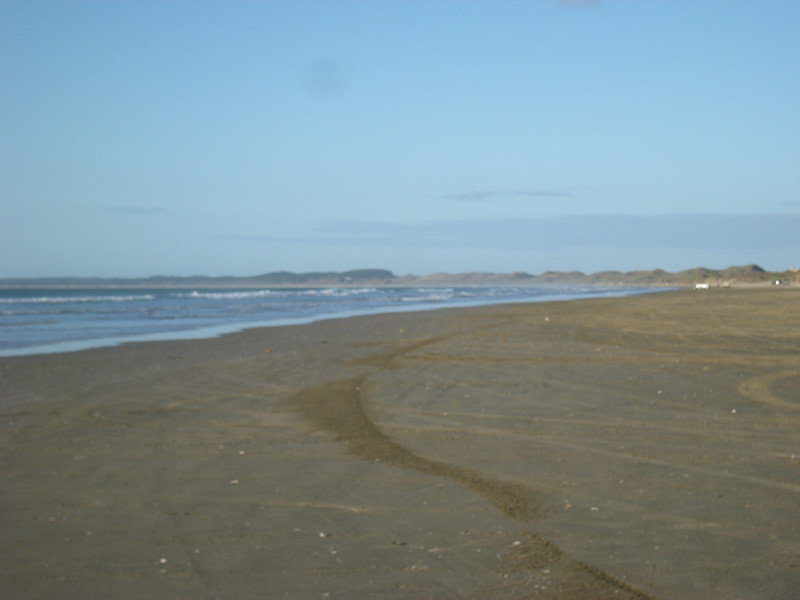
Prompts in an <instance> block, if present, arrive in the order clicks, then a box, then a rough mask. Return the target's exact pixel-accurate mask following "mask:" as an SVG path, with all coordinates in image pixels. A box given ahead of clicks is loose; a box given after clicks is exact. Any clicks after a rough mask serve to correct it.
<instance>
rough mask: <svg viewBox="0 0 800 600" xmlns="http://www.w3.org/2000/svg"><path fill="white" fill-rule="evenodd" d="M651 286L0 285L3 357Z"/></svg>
mask: <svg viewBox="0 0 800 600" xmlns="http://www.w3.org/2000/svg"><path fill="white" fill-rule="evenodd" d="M653 291H656V289H654V288H641V287H636V288H631V287H589V286H569V287H565V286H559V287H514V286H493V287H407V288H394V287H392V288H382V287H381V288H374V287H363V288H349V287H344V288H339V287H317V288H304V289H296V288H293V289H285V288H272V289H124V290H123V289H22V288H18V289H0V356H15V355H24V354H44V353H54V352H70V351H75V350H84V349H87V348H93V347H99V346H113V345H117V344H120V343H124V342H136V341H151V340H167V339H188V338H204V337H214V336H218V335H221V334H224V333H230V332H232V331H237V330H240V329H245V328H248V327H260V326H271V325H289V324H300V323H308V322H311V321H315V320H319V319H325V318H334V317H346V316H354V315H362V314H371V313H381V312H398V311H408V310H428V309H434V308H445V307H457V306H476V305H482V304H496V303H507V302H536V301H545V300H568V299H577V298H588V297H593V296H626V295H631V294H637V293H646V292H653Z"/></svg>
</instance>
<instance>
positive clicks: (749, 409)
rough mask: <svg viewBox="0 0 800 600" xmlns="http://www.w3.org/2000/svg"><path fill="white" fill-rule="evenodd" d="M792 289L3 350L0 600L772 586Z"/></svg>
mask: <svg viewBox="0 0 800 600" xmlns="http://www.w3.org/2000/svg"><path fill="white" fill-rule="evenodd" d="M799 309H800V290H798V289H795V288H787V289H711V290H707V291H695V290H691V291H689V290H684V291H675V292H665V293H659V294H651V295H644V296H637V297H630V298H603V299H591V300H579V301H569V302H548V303H539V304H513V305H501V306H489V307H479V308H464V309H448V310H440V311H428V312H417V313H401V314H387V315H373V316H363V317H354V318H348V319H335V320H328V321H321V322H317V323H313V324H309V325H302V326H288V327H275V328H263V329H251V330H247V331H243V332H239V333H235V334H231V335H227V336H224V337H221V338H216V339H207V340H191V341H171V342H154V343H140V344H129V345H124V346H120V347H115V348H103V349H94V350H86V351H82V352H74V353H67V354H54V355H41V356H29V357H12V358H0V390H1V391H0V413H1V415H0V540H1V542H0V597H2V598H7V599H16V598H30V599H34V598H35V599H47V598H186V599H200V598H222V599H248V598H253V599H255V598H343V599H345V598H346V599H352V598H364V599H366V598H391V599H395V598H397V599H401V598H403V599H404V598H408V599H419V598H440V599H446V598H475V599H484V598H559V599H561V598H563V599H601V598H629V599H634V598H636V599H650V598H652V599H655V598H658V599H663V600H667V599H681V600H683V599H688V600H692V599H707V598H726V599H729V600H736V599H748V600H753V599H778V598H786V599H789V598H796V597H797V590H798V589H800V508H799V506H798V499H800V310H799Z"/></svg>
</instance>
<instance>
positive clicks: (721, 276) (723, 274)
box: [0, 265, 800, 288]
mask: <svg viewBox="0 0 800 600" xmlns="http://www.w3.org/2000/svg"><path fill="white" fill-rule="evenodd" d="M775 281H781V282H788V283H789V284H791V285H800V274H798V271H797V269H796V268H793V269H789V270H786V271H780V272H769V271H765V270H764V269H762V268H761V267H759V266H758V265H744V266H740V267H728V268H727V269H721V270H719V269H708V268H705V267H697V268H694V269H687V270H685V271H679V272H677V273H669V272H667V271H664V270H662V269H653V270H652V271H627V272H621V271H600V272H598V273H591V274H586V273H582V272H580V271H568V272H563V271H545V272H544V273H541V274H540V275H531V274H530V273H525V272H522V271H517V272H513V273H485V272H470V273H433V274H431V275H404V276H398V275H395V274H394V273H392V272H391V271H388V270H386V269H357V270H353V271H344V272H341V273H340V272H333V271H316V272H310V273H292V272H290V271H276V272H272V273H264V274H262V275H254V276H250V277H232V276H225V277H210V276H205V275H194V276H188V277H182V276H165V275H155V276H153V277H145V278H139V279H122V278H101V277H44V278H35V279H0V287H3V288H15V287H35V288H193V287H199V288H217V287H218V288H232V287H281V286H285V287H317V286H342V287H344V286H365V285H367V286H408V285H418V286H425V285H448V286H470V285H473V286H480V285H566V284H579V285H648V286H691V285H693V284H694V283H708V284H709V285H720V286H723V285H767V284H771V283H774V282H775Z"/></svg>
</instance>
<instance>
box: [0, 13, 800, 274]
mask: <svg viewBox="0 0 800 600" xmlns="http://www.w3.org/2000/svg"><path fill="white" fill-rule="evenodd" d="M798 56H800V3H798V2H795V1H793V0H787V1H777V0H775V1H771V0H766V1H756V0H753V1H745V0H721V1H717V2H714V1H706V0H692V1H688V0H686V1H683V0H675V1H673V0H669V1H667V0H663V1H656V0H652V1H645V0H641V1H639V0H627V1H618V2H615V1H611V0H597V1H589V0H584V1H581V0H573V1H558V0H552V1H550V0H530V1H528V2H522V1H501V0H492V1H487V2H480V1H477V0H470V1H446V0H441V1H433V2H423V1H421V0H420V1H415V0H404V1H396V2H395V1H377V0H376V1H368V0H358V1H356V0H353V1H349V2H345V1H338V2H337V1H333V0H330V1H303V0H294V1H290V2H281V1H279V0H270V1H266V0H265V1H243V0H242V1H237V0H230V1H224V2H223V1H217V2H204V1H188V0H187V1H183V2H181V1H177V0H175V1H162V2H158V1H154V0H139V1H135V2H133V1H128V2H126V1H124V0H117V1H114V2H108V1H106V0H102V1H97V2H90V1H83V0H64V1H48V0H37V1H35V2H31V1H29V0H25V1H21V2H17V1H9V0H0V277H50V276H102V277H145V276H150V275H196V274H204V275H225V274H227V275H256V274H260V273H267V272H271V271H279V270H289V271H297V272H307V271H343V270H349V269H358V268H385V269H390V270H392V271H394V272H395V273H397V274H399V275H404V274H409V273H413V274H417V275H422V274H428V273H434V272H440V271H447V272H466V271H493V272H511V271H526V272H529V273H533V274H537V273H540V272H543V271H546V270H564V271H569V270H580V271H584V272H587V273H591V272H596V271H601V270H606V269H615V270H621V271H628V270H634V269H653V268H663V269H666V270H669V271H677V270H682V269H687V268H692V267H697V266H706V267H711V268H725V267H728V266H731V265H741V264H750V263H756V264H759V265H760V266H762V267H763V268H765V269H768V270H784V269H787V268H789V267H791V266H800V60H798V58H797V57H798Z"/></svg>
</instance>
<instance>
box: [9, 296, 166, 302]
mask: <svg viewBox="0 0 800 600" xmlns="http://www.w3.org/2000/svg"><path fill="white" fill-rule="evenodd" d="M155 298H156V297H155V296H153V295H152V294H140V295H128V296H35V297H30V298H0V304H66V303H70V302H140V301H143V300H155Z"/></svg>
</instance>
